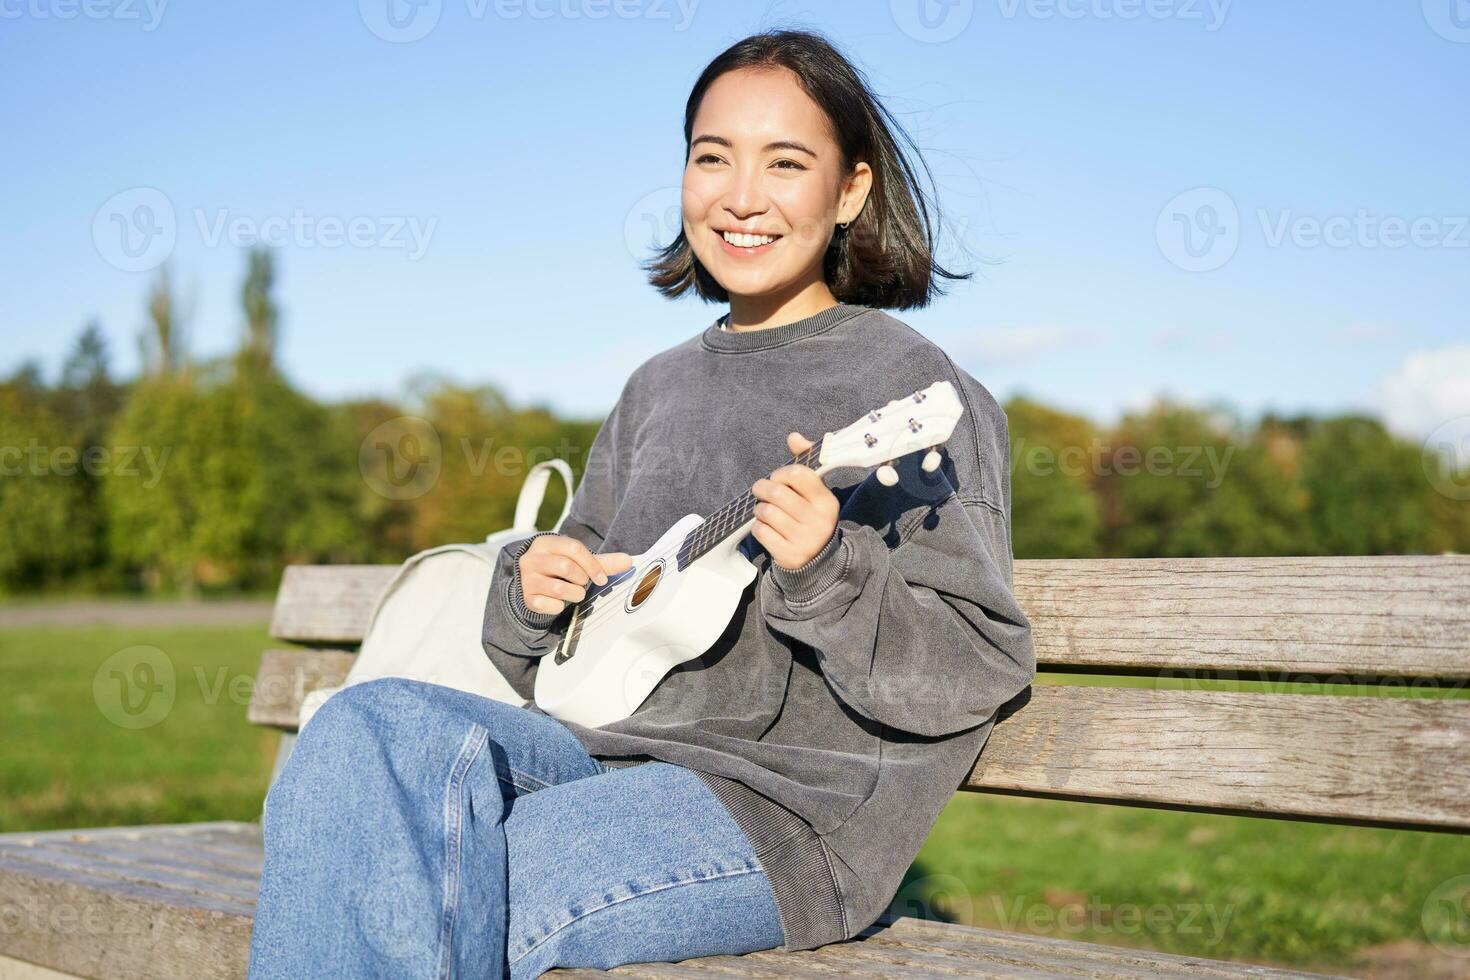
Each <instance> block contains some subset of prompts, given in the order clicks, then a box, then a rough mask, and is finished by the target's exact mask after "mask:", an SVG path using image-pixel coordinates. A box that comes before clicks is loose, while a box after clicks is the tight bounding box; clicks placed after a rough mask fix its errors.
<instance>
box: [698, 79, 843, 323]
mask: <svg viewBox="0 0 1470 980" xmlns="http://www.w3.org/2000/svg"><path fill="white" fill-rule="evenodd" d="M828 126H829V124H828V121H827V117H826V115H825V114H824V113H823V112H822V110H821V109H820V108H819V107H818V106H817V104H816V103H815V102H813V101H812V100H811V98H810V97H808V96H807V94H806V93H805V92H804V91H802V89H801V86H800V85H799V84H798V83H797V80H796V76H795V75H793V74H792V73H791V72H790V71H788V70H786V69H784V68H781V69H774V70H768V71H752V70H741V71H733V72H727V73H725V74H724V75H721V76H720V77H719V78H717V79H716V80H715V81H714V82H713V83H712V84H711V85H710V87H709V88H708V89H707V90H706V91H705V95H704V100H703V101H702V102H701V103H700V105H699V109H698V110H697V112H696V113H695V117H694V128H693V136H692V138H691V142H690V148H689V163H688V164H687V165H686V166H685V168H684V185H683V196H682V206H683V219H684V235H685V237H686V238H687V239H688V240H689V244H690V247H691V248H693V249H694V254H695V256H696V257H697V258H698V259H699V261H700V262H701V263H703V265H704V267H705V268H706V269H707V270H708V271H709V273H710V275H711V276H713V277H714V278H715V281H717V282H718V283H719V284H720V285H721V286H723V287H725V289H726V291H727V292H729V293H730V294H731V295H732V296H764V295H769V294H775V293H781V292H785V291H790V290H799V289H801V288H802V287H804V286H806V285H807V284H809V283H811V282H814V281H816V280H818V279H820V278H821V275H822V256H823V254H824V253H825V252H826V250H827V245H828V243H829V242H830V241H831V240H832V232H833V227H834V226H835V225H836V224H837V223H838V222H841V221H848V220H850V219H851V218H853V217H856V215H857V212H858V211H859V210H861V208H862V201H863V198H865V197H866V189H867V184H868V181H867V180H866V178H867V176H868V174H869V170H868V167H867V165H866V164H859V165H858V167H857V172H856V173H855V174H854V175H853V177H854V178H855V179H844V177H845V176H846V175H843V174H840V173H839V172H838V171H839V167H840V163H841V161H840V160H839V158H838V149H837V143H836V142H835V141H834V140H833V138H832V136H831V133H830V131H829V128H828ZM722 232H737V233H741V234H744V233H751V234H755V235H760V236H768V237H763V238H759V239H738V240H737V242H736V243H733V244H732V243H730V242H728V241H726V239H725V236H724V235H722V234H721V233H722ZM769 237H774V241H769ZM757 242H766V244H757Z"/></svg>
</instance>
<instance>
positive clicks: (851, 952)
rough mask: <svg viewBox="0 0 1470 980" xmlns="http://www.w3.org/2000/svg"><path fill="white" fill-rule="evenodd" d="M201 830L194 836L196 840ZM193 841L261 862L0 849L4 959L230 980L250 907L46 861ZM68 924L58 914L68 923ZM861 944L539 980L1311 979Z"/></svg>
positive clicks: (1182, 962)
mask: <svg viewBox="0 0 1470 980" xmlns="http://www.w3.org/2000/svg"><path fill="white" fill-rule="evenodd" d="M194 828H197V829H194ZM195 840H204V841H210V842H211V844H210V846H211V847H212V848H213V849H215V850H216V851H226V850H233V851H234V852H235V854H236V855H237V856H238V857H239V858H241V859H242V860H257V861H258V859H259V857H260V848H261V836H260V827H259V825H258V824H245V823H232V822H217V823H211V824H197V825H195V824H175V825H163V826H156V827H132V828H101V829H98V830H88V831H47V832H43V833H35V834H6V835H0V891H3V894H4V895H5V897H6V901H7V908H8V909H10V910H11V913H12V914H9V915H8V917H7V920H6V924H7V929H5V930H0V955H3V956H11V957H16V958H18V959H22V960H26V961H28V962H34V963H39V964H41V965H42V966H44V967H46V968H49V969H52V970H61V971H65V972H67V973H74V974H77V975H80V976H88V977H98V978H102V980H141V978H153V977H170V976H178V977H184V976H187V977H190V978H194V977H203V978H217V977H239V976H243V975H244V969H245V963H246V962H247V961H248V958H249V944H250V925H251V919H252V917H253V915H254V903H253V901H233V902H232V901H226V900H219V899H215V898H211V897H210V896H206V895H199V894H197V893H196V892H195V891H194V890H192V889H191V888H189V887H187V884H188V883H185V884H186V887H173V886H172V885H171V884H170V883H169V882H167V881H163V880H158V881H150V880H144V879H133V878H117V877H113V876H112V875H113V874H114V873H115V871H116V868H117V866H118V864H117V862H116V861H115V860H114V859H113V858H111V857H108V858H107V859H106V860H99V863H98V865H97V869H96V873H89V872H88V871H87V870H86V869H85V868H83V867H81V866H78V865H77V864H76V863H75V862H68V864H67V866H64V867H63V866H58V865H56V864H55V863H52V862H51V857H52V856H53V855H54V853H55V852H56V851H57V850H60V849H62V847H63V845H64V846H65V847H68V848H77V849H78V850H76V851H75V852H73V853H77V854H84V853H85V849H86V848H98V849H100V848H102V847H104V846H105V847H107V848H110V849H115V848H123V847H125V846H127V845H129V844H132V845H140V846H141V845H152V846H154V847H155V848H156V847H160V846H164V845H173V846H175V847H177V848H179V850H180V851H181V852H189V851H190V850H191V848H192V846H193V843H194V841H195ZM63 910H65V911H63ZM860 939H861V940H862V941H861V942H846V943H835V944H832V945H829V946H824V947H822V948H820V949H817V950H804V951H801V952H797V953H784V952H781V951H779V950H768V951H763V952H760V953H753V954H750V955H748V956H738V957H737V956H711V957H699V958H696V959H691V960H685V961H684V962H682V963H645V964H630V965H628V966H623V967H618V968H617V969H614V970H612V971H607V972H606V973H604V972H603V971H597V970H555V971H552V972H551V973H549V974H547V975H548V976H555V977H558V978H560V977H567V978H571V980H574V978H577V977H591V976H606V975H616V976H624V977H646V978H690V977H704V978H708V977H713V976H745V977H772V978H775V977H785V978H820V980H830V978H833V977H859V978H871V980H877V978H885V977H891V976H905V977H910V976H912V977H936V978H937V977H944V978H952V977H954V976H974V975H986V976H1014V977H1038V978H1049V977H1076V976H1088V977H1112V978H1122V977H1138V976H1147V977H1159V978H1163V977H1198V976H1206V977H1227V976H1257V977H1263V978H1290V977H1307V976H1310V975H1309V974H1297V973H1288V972H1285V971H1280V970H1273V969H1269V968H1264V967H1255V966H1249V965H1246V964H1232V963H1224V962H1218V961H1213V960H1205V959H1200V958H1196V957H1187V956H1175V955H1170V954H1165V953H1152V952H1147V951H1139V950H1133V949H1125V948H1116V947H1110V946H1103V945H1097V944H1093V943H1082V942H1075V941H1072V940H1065V939H1051V938H1048V937H1044V936H1032V935H1027V934H1024V933H1010V932H1004V931H999V930H990V929H976V928H971V927H967V926H959V925H951V924H947V923H936V922H925V921H921V920H916V919H910V918H907V917H898V916H885V917H884V918H882V919H880V920H879V921H878V922H877V923H875V924H874V925H873V926H871V927H869V928H868V929H867V930H865V931H864V932H863V933H862V934H861V937H860Z"/></svg>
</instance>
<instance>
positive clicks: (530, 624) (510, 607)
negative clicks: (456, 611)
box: [501, 531, 561, 632]
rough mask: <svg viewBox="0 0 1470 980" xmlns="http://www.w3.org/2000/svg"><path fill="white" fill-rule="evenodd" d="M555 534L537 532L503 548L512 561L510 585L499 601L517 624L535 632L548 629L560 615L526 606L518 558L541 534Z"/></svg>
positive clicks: (553, 532)
mask: <svg viewBox="0 0 1470 980" xmlns="http://www.w3.org/2000/svg"><path fill="white" fill-rule="evenodd" d="M555 533H556V532H555V531H538V532H537V533H535V534H533V535H531V536H530V537H529V538H526V539H525V540H524V541H518V542H516V543H514V544H509V545H506V547H505V550H506V551H507V552H508V553H509V554H510V557H511V559H512V564H511V569H512V571H511V574H510V585H509V587H508V588H507V589H506V590H505V592H504V593H502V595H501V599H503V600H504V601H505V604H506V610H507V611H508V612H509V613H510V614H511V615H512V616H514V617H515V619H516V621H517V622H519V623H520V624H521V625H522V626H524V627H525V628H526V629H528V630H534V631H536V632H540V631H542V630H546V629H550V628H551V624H552V623H554V622H556V617H557V616H559V615H561V614H560V613H543V612H536V611H535V610H533V609H531V607H529V606H527V605H526V599H525V596H524V594H523V593H522V591H521V565H520V557H521V555H524V554H525V553H526V551H527V549H529V548H530V547H531V542H532V541H535V540H536V539H537V538H539V537H541V535H543V534H555Z"/></svg>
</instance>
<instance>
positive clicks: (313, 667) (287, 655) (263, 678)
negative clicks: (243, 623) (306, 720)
mask: <svg viewBox="0 0 1470 980" xmlns="http://www.w3.org/2000/svg"><path fill="white" fill-rule="evenodd" d="M356 657H357V654H355V653H347V652H346V651H343V650H267V651H266V652H265V654H264V655H263V656H262V657H261V658H260V669H259V670H258V671H256V674H255V687H254V689H253V690H252V691H251V693H250V707H249V708H248V709H247V710H246V712H245V717H246V718H247V719H249V721H250V723H251V724H252V725H269V726H271V727H273V728H283V729H286V730H287V731H293V732H294V731H295V730H296V721H297V719H298V718H300V716H301V712H300V709H301V701H302V699H303V698H305V697H306V695H307V694H308V693H309V692H311V691H315V690H317V689H318V688H322V687H333V686H335V685H338V684H341V683H342V680H343V678H345V677H346V676H347V671H348V669H349V668H351V666H352V661H353V660H354V659H356Z"/></svg>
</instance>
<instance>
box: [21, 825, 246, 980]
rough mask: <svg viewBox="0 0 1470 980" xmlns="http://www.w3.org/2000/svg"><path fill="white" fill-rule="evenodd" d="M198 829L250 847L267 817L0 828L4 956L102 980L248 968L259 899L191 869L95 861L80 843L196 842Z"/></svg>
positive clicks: (214, 974) (207, 979) (227, 974)
mask: <svg viewBox="0 0 1470 980" xmlns="http://www.w3.org/2000/svg"><path fill="white" fill-rule="evenodd" d="M193 826H197V827H198V828H199V829H198V830H191V829H190V828H191V827H193ZM194 834H197V835H198V836H199V837H201V838H204V839H210V840H214V841H216V842H220V841H231V842H232V843H234V844H236V845H237V846H238V847H239V848H241V849H242V851H244V852H246V853H248V851H249V850H250V849H252V848H253V849H254V851H255V852H256V853H257V854H258V853H259V851H260V847H261V843H260V841H261V838H260V828H259V826H258V825H255V824H245V823H232V822H228V821H221V822H213V823H207V824H199V825H173V826H167V825H166V826H162V827H130V828H107V829H102V830H97V831H48V832H44V833H35V834H4V835H0V895H4V898H5V905H6V913H7V914H6V920H5V926H6V928H4V929H0V954H3V955H5V956H8V957H14V958H15V959H19V960H24V961H27V962H30V963H36V964H40V965H41V966H43V967H46V968H48V969H51V970H58V971H61V972H63V973H69V974H75V975H77V976H83V977H95V978H100V980H142V978H153V977H190V978H196V977H197V978H203V980H215V978H219V980H224V978H235V977H241V976H244V975H245V966H246V963H247V962H248V959H249V952H250V927H251V921H252V919H253V916H254V905H255V903H254V899H253V897H249V898H245V897H239V898H231V897H221V896H217V895H215V894H212V893H211V892H212V886H208V885H206V887H204V888H202V889H201V888H200V887H198V885H199V883H198V881H196V880H193V879H190V878H189V877H188V876H179V875H174V874H173V873H171V872H168V871H162V870H160V869H156V868H155V869H153V870H154V871H156V872H158V873H155V874H150V872H149V869H148V868H147V867H145V866H143V865H141V864H133V865H129V864H126V863H123V862H118V861H116V860H113V859H110V858H106V857H103V856H101V855H96V856H93V857H92V858H91V859H90V860H91V863H90V864H89V863H88V858H87V856H86V855H85V854H84V853H82V852H80V851H78V850H75V849H72V848H71V845H76V844H83V845H85V844H88V843H93V842H104V843H107V844H108V845H118V844H122V843H125V842H127V841H129V840H134V841H141V840H146V841H149V842H152V843H159V844H167V843H172V844H174V845H176V846H179V847H180V848H181V849H187V846H188V843H189V840H190V837H191V835H194ZM63 845H66V846H63ZM58 855H60V857H58ZM236 887H237V889H238V890H239V891H241V893H242V894H243V892H244V891H246V890H245V889H243V888H240V887H239V886H238V885H237V886H236Z"/></svg>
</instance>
